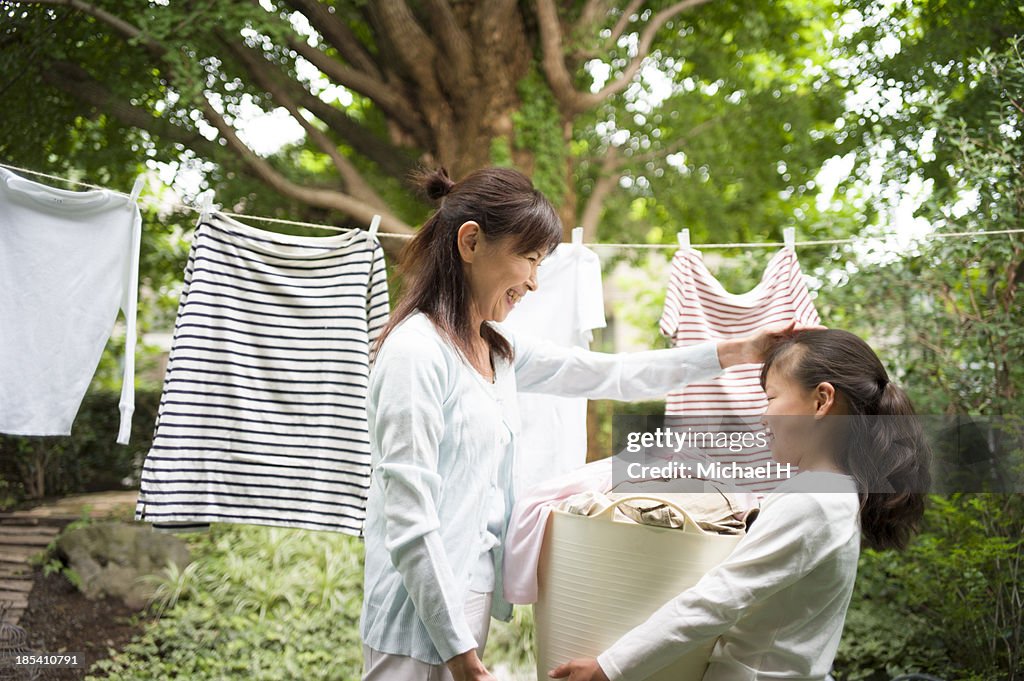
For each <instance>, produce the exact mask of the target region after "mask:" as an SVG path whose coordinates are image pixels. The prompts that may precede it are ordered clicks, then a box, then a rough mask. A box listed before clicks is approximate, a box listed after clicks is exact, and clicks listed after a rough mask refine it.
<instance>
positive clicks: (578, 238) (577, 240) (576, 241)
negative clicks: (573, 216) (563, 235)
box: [572, 227, 583, 246]
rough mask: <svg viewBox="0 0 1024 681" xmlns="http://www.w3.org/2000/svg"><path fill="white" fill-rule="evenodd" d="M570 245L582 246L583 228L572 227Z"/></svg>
mask: <svg viewBox="0 0 1024 681" xmlns="http://www.w3.org/2000/svg"><path fill="white" fill-rule="evenodd" d="M572 245H573V246H582V245H583V228H582V227H573V228H572Z"/></svg>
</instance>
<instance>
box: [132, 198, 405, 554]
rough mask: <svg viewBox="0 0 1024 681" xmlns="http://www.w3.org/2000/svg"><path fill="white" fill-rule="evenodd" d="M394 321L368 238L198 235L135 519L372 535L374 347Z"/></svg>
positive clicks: (238, 228) (241, 228) (227, 228)
mask: <svg viewBox="0 0 1024 681" xmlns="http://www.w3.org/2000/svg"><path fill="white" fill-rule="evenodd" d="M388 312H389V306H388V290H387V277H386V273H385V269H384V253H383V249H381V247H380V244H378V243H377V242H376V241H375V240H371V239H370V238H369V236H368V234H367V233H366V232H364V231H362V230H358V229H354V230H351V231H348V232H344V233H342V234H340V235H337V236H331V237H297V236H289V235H283V234H276V233H273V232H266V231H263V230H259V229H255V228H253V227H249V226H247V225H243V224H241V223H239V222H237V221H235V220H231V219H230V218H227V217H225V216H222V215H216V214H215V215H213V216H210V217H206V218H203V219H202V220H201V221H200V224H199V225H198V226H197V228H196V231H195V236H194V239H193V243H192V249H191V252H190V253H189V259H188V265H187V267H186V269H185V287H184V290H183V291H182V294H181V298H180V302H179V304H178V316H177V322H176V324H175V328H174V337H173V341H172V344H171V354H170V359H169V362H168V367H167V374H166V376H165V378H164V389H163V397H162V399H161V401H160V408H159V411H158V414H157V422H156V434H155V437H154V440H153V447H152V449H151V450H150V451H149V454H148V456H147V457H146V461H145V464H144V466H143V470H142V481H141V489H140V492H139V501H138V505H137V507H136V514H135V517H136V519H137V520H144V521H149V522H154V523H157V524H158V526H168V525H169V526H173V527H176V528H187V527H188V526H189V525H193V526H195V525H196V524H198V525H199V526H203V524H205V523H210V522H235V523H252V524H259V525H276V526H284V527H299V528H306V529H318V530H331V531H338V532H345V533H347V534H353V535H358V534H359V533H360V532H361V530H362V525H363V518H364V514H365V507H366V494H367V490H368V488H369V480H370V445H369V433H368V430H367V423H366V390H367V384H368V380H369V369H370V364H371V362H372V359H373V358H372V356H371V354H370V348H371V346H372V343H373V341H374V340H375V339H376V338H377V336H378V335H379V333H380V331H381V329H382V328H383V326H384V324H385V323H386V322H387V317H388Z"/></svg>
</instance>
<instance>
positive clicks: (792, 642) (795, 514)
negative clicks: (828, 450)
mask: <svg viewBox="0 0 1024 681" xmlns="http://www.w3.org/2000/svg"><path fill="white" fill-rule="evenodd" d="M859 510H860V506H859V501H858V497H857V486H856V483H855V482H854V480H853V478H851V477H849V476H846V475H838V474H834V473H823V472H810V471H805V472H803V473H800V474H798V475H796V476H795V477H793V478H792V479H790V480H787V481H786V482H784V483H782V484H781V485H779V486H778V487H777V488H776V491H775V492H774V493H771V494H767V495H765V501H764V503H763V504H762V507H761V513H760V515H759V516H758V517H757V520H755V521H754V524H753V526H752V527H751V529H750V532H749V533H748V534H747V535H746V536H744V537H743V539H741V540H740V542H739V543H738V544H737V545H736V548H735V550H734V551H733V552H732V553H731V554H730V555H729V557H728V558H727V559H726V560H725V562H723V563H721V564H720V565H719V566H718V567H716V568H714V569H712V570H711V571H709V572H708V573H707V574H705V575H704V577H703V578H702V579H701V580H700V581H699V582H698V583H697V584H696V585H694V586H693V587H692V588H690V589H688V590H686V591H684V592H683V593H681V594H680V595H679V596H677V597H676V598H674V599H672V600H671V601H669V602H668V603H666V604H665V605H664V606H662V607H661V608H660V609H659V610H657V611H656V612H655V613H654V614H653V615H651V617H650V618H649V619H648V620H647V621H646V622H644V623H643V624H641V625H639V626H637V627H635V628H634V629H633V630H632V631H630V632H629V633H627V634H626V635H624V636H623V637H622V638H620V639H619V640H618V641H617V642H615V643H614V644H613V645H612V646H611V647H610V648H608V650H606V651H605V652H604V653H602V654H601V655H600V656H598V658H597V661H598V664H600V665H601V669H603V670H604V672H605V674H606V675H607V676H608V678H609V679H610V680H611V681H620V680H621V681H631V680H633V679H644V678H646V677H648V676H650V675H651V674H653V673H654V672H656V671H657V670H659V669H661V668H662V667H664V666H666V665H667V664H669V663H671V662H672V661H673V660H674V659H676V658H678V657H679V656H681V655H683V654H685V653H687V652H689V651H690V650H692V649H693V648H694V647H695V646H697V645H699V644H701V643H703V642H705V641H708V640H711V639H714V638H715V637H718V636H719V635H720V636H721V637H720V638H719V639H718V641H717V643H716V644H715V647H714V650H713V651H712V653H711V660H710V664H709V666H708V669H707V671H706V672H705V674H704V679H703V681H753V680H754V679H799V680H801V681H810V680H812V679H813V680H820V679H824V678H825V676H826V675H827V674H828V672H829V669H830V668H831V666H832V661H833V659H834V658H835V654H836V649H837V648H838V647H839V638H840V636H841V634H842V631H843V622H844V620H845V619H846V609H847V607H848V606H849V604H850V597H851V595H852V593H853V583H854V579H855V577H856V575H857V557H858V555H859V553H860V519H859Z"/></svg>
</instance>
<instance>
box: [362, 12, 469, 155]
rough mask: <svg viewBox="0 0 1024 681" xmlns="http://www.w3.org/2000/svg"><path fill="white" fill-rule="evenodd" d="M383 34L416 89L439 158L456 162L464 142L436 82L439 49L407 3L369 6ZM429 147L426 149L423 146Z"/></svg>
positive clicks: (419, 106) (419, 104)
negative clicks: (455, 159) (460, 146)
mask: <svg viewBox="0 0 1024 681" xmlns="http://www.w3.org/2000/svg"><path fill="white" fill-rule="evenodd" d="M368 9H369V11H370V12H371V14H372V15H373V17H374V18H375V20H376V23H377V24H379V26H380V29H381V32H382V33H383V34H384V35H385V37H386V40H387V42H388V43H389V44H390V46H391V48H392V49H393V50H394V52H395V54H396V55H397V56H398V59H399V61H400V62H401V64H402V66H403V70H404V71H405V72H406V73H407V74H408V75H409V76H410V77H411V79H412V81H413V82H414V83H415V85H416V86H417V88H416V93H417V99H418V102H417V104H418V106H416V107H415V108H416V109H418V110H419V111H421V112H422V115H423V116H424V118H426V120H427V125H428V126H429V128H430V131H431V133H432V137H433V139H434V140H436V144H435V145H433V146H434V147H435V148H434V149H433V151H436V152H437V154H438V156H439V157H440V158H443V159H444V158H447V159H454V158H456V157H457V153H456V150H457V149H458V147H459V144H460V141H461V138H460V136H459V135H458V134H457V131H456V130H454V129H453V128H452V125H451V122H452V119H453V116H452V115H451V114H452V111H451V108H450V106H449V104H448V100H447V98H446V97H445V96H444V94H443V93H442V92H441V87H440V85H439V83H438V81H437V77H436V74H437V69H438V65H437V63H436V62H437V49H436V47H435V46H434V43H433V42H432V41H431V40H430V38H429V36H427V34H426V33H425V32H424V31H423V29H422V28H421V27H420V25H419V24H418V23H417V22H416V18H415V17H414V16H413V14H412V11H411V10H410V9H409V6H408V5H406V4H405V1H404V0H376V1H375V2H373V3H370V5H369V6H368ZM424 146H426V145H424Z"/></svg>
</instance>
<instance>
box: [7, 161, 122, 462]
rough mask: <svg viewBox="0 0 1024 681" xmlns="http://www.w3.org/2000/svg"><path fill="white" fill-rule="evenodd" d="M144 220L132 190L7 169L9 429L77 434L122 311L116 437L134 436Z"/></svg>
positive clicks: (24, 432)
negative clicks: (78, 186) (62, 182)
mask: <svg viewBox="0 0 1024 681" xmlns="http://www.w3.org/2000/svg"><path fill="white" fill-rule="evenodd" d="M141 229H142V219H141V217H140V215H139V209H138V206H137V205H136V203H135V201H133V200H132V199H130V198H129V197H127V196H124V195H120V194H115V193H113V192H109V191H107V190H95V191H87V192H74V191H67V190H64V189H56V188H54V187H50V186H47V185H44V184H40V183H38V182H33V181H31V180H26V179H25V178H23V177H20V176H18V175H16V174H15V173H12V172H10V171H9V170H6V169H4V168H0V432H3V433H9V434H14V435H69V434H70V433H71V425H72V422H73V421H74V419H75V415H76V414H77V413H78V408H79V406H80V405H81V403H82V398H83V397H84V396H85V393H86V390H88V388H89V383H90V382H91V381H92V376H93V374H94V373H95V371H96V367H97V365H98V364H99V361H100V357H101V355H102V354H103V348H104V347H105V346H106V343H107V339H108V338H109V337H110V332H111V330H112V329H113V327H114V322H115V321H116V320H117V315H118V310H123V311H124V315H125V323H126V326H127V333H126V335H125V360H124V375H123V382H122V386H121V401H120V411H121V425H120V429H119V431H118V436H117V442H118V443H119V444H127V443H128V436H129V434H130V432H131V420H132V413H133V412H134V410H135V387H134V382H135V311H136V304H137V289H138V270H139V241H140V237H141Z"/></svg>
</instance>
